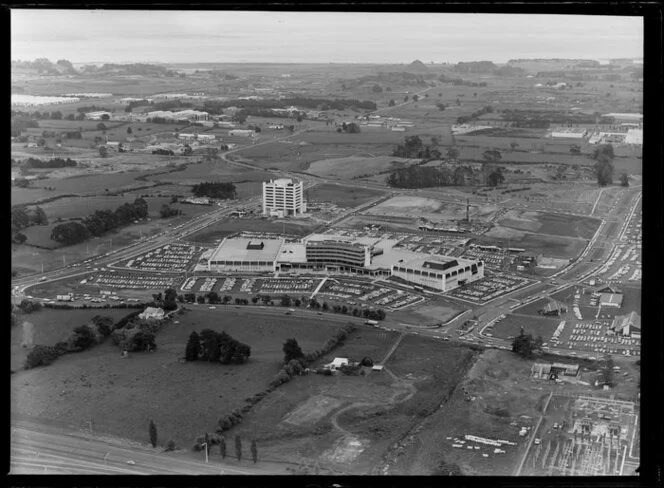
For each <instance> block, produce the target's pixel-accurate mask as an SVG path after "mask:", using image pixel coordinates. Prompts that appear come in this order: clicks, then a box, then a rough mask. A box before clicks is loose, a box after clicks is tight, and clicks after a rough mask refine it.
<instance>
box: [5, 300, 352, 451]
mask: <svg viewBox="0 0 664 488" xmlns="http://www.w3.org/2000/svg"><path fill="white" fill-rule="evenodd" d="M42 313H51V312H42ZM71 313H73V312H71ZM71 313H70V316H71ZM77 313H78V312H77ZM86 317H87V316H86ZM240 317H241V318H242V320H240ZM87 318H89V317H87ZM87 318H86V319H85V320H87ZM178 320H179V322H180V323H179V324H174V323H169V324H168V325H166V326H165V327H164V329H163V330H161V331H160V332H159V333H158V335H157V351H156V352H155V353H135V354H132V355H131V356H130V358H129V360H125V359H122V358H121V357H120V351H119V349H118V348H117V347H115V346H113V345H112V344H111V342H110V341H108V342H105V343H104V344H102V345H100V346H97V347H95V348H93V349H91V350H88V351H84V352H81V353H77V354H71V355H66V356H64V357H61V358H60V359H58V360H57V361H56V362H55V363H54V364H52V365H51V366H48V367H45V368H37V369H33V370H29V371H23V372H20V373H18V374H15V375H13V376H12V393H11V398H12V402H11V409H12V412H14V413H17V414H21V415H27V416H35V417H39V418H42V419H57V420H60V421H64V422H69V423H71V424H74V425H79V426H83V425H86V424H87V422H88V421H90V420H92V421H93V422H94V424H95V430H96V431H98V432H100V433H107V434H111V435H116V436H119V437H124V438H128V439H132V440H135V441H143V442H146V441H147V431H146V430H145V425H146V424H145V423H146V419H148V418H152V419H154V421H155V423H156V424H157V426H158V428H159V429H160V430H159V435H160V439H163V441H164V442H165V441H166V440H168V439H171V438H172V439H174V440H175V442H176V443H177V444H178V445H179V446H181V447H183V448H185V449H189V448H190V447H191V444H193V441H194V438H195V437H196V436H198V435H201V434H203V433H205V432H206V431H207V432H211V431H213V430H214V427H215V425H216V423H217V420H218V419H219V418H220V417H221V416H222V415H224V414H226V413H228V412H230V411H231V410H232V409H235V408H240V407H242V406H243V404H244V398H246V397H249V396H251V395H252V394H254V393H257V392H259V391H262V390H264V389H265V388H266V387H267V385H268V383H269V382H270V381H271V380H272V378H273V376H274V375H275V374H276V373H277V372H278V371H279V368H280V367H281V361H282V360H283V352H282V350H281V348H282V345H283V343H284V342H285V341H286V339H288V338H290V337H295V338H296V339H297V340H298V342H299V343H300V345H301V347H302V348H303V349H304V350H305V351H310V350H313V349H315V348H319V347H321V346H322V345H323V343H324V342H325V341H326V340H327V339H329V338H330V337H331V336H332V335H333V334H334V333H335V331H336V329H337V327H338V325H339V324H338V323H337V324H329V323H327V322H325V321H324V320H320V321H316V323H315V324H311V321H310V320H307V319H304V318H296V317H288V318H287V320H284V319H282V318H278V319H275V317H269V316H261V315H252V314H251V313H250V312H249V313H247V312H242V315H239V313H234V312H230V313H218V312H217V313H215V312H212V311H207V310H205V311H200V312H199V311H191V312H188V313H186V314H185V315H183V316H180V317H178ZM70 323H71V322H70ZM75 325H77V324H73V325H72V327H73V326H75ZM206 328H210V329H213V330H216V331H219V332H220V331H222V330H224V331H226V332H227V333H229V334H230V335H231V336H233V337H234V338H236V339H237V340H239V341H241V342H244V343H247V344H249V345H250V346H251V348H252V355H251V359H250V361H249V362H248V363H247V364H244V365H228V366H223V365H219V364H208V363H184V364H182V363H180V362H179V361H178V359H179V358H181V357H183V356H184V347H185V344H186V342H187V338H188V337H189V334H190V333H191V332H192V331H193V330H197V331H199V332H200V331H201V330H203V329H206ZM192 395H195V396H196V398H197V401H196V402H193V403H192V402H191V398H192ZM146 398H149V399H150V400H149V401H145V399H146ZM165 405H169V408H165V407H164V406H165ZM185 412H186V413H185Z"/></svg>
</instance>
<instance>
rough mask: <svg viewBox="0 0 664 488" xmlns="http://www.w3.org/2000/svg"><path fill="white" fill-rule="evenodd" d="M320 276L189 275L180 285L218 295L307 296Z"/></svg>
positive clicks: (183, 289) (187, 290)
mask: <svg viewBox="0 0 664 488" xmlns="http://www.w3.org/2000/svg"><path fill="white" fill-rule="evenodd" d="M321 281H322V278H299V279H293V278H243V277H241V276H217V277H205V278H202V277H191V278H189V279H187V280H186V281H185V283H184V284H183V285H182V291H185V292H188V293H196V292H198V293H208V292H211V291H214V292H216V293H219V294H220V295H222V296H223V295H256V294H261V295H293V296H307V297H309V296H310V295H311V294H312V293H313V291H314V290H315V289H316V287H317V286H318V285H319V284H320V282H321Z"/></svg>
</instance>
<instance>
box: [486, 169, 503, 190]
mask: <svg viewBox="0 0 664 488" xmlns="http://www.w3.org/2000/svg"><path fill="white" fill-rule="evenodd" d="M503 181H505V177H504V176H503V173H502V171H501V170H500V168H496V169H495V170H494V171H492V172H491V173H490V174H489V178H488V183H489V186H498V185H499V184H501V183H502V182H503Z"/></svg>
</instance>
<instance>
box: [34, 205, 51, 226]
mask: <svg viewBox="0 0 664 488" xmlns="http://www.w3.org/2000/svg"><path fill="white" fill-rule="evenodd" d="M32 221H33V222H34V223H35V224H36V225H47V224H48V217H46V212H44V209H42V208H41V207H36V208H35V213H34V215H33V216H32Z"/></svg>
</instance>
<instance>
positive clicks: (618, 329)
mask: <svg viewBox="0 0 664 488" xmlns="http://www.w3.org/2000/svg"><path fill="white" fill-rule="evenodd" d="M611 330H612V331H613V332H614V333H615V334H617V335H622V336H625V337H631V338H633V339H640V338H641V317H640V316H639V314H638V313H636V312H630V313H629V314H627V315H618V316H617V317H615V318H614V319H613V323H612V324H611Z"/></svg>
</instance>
